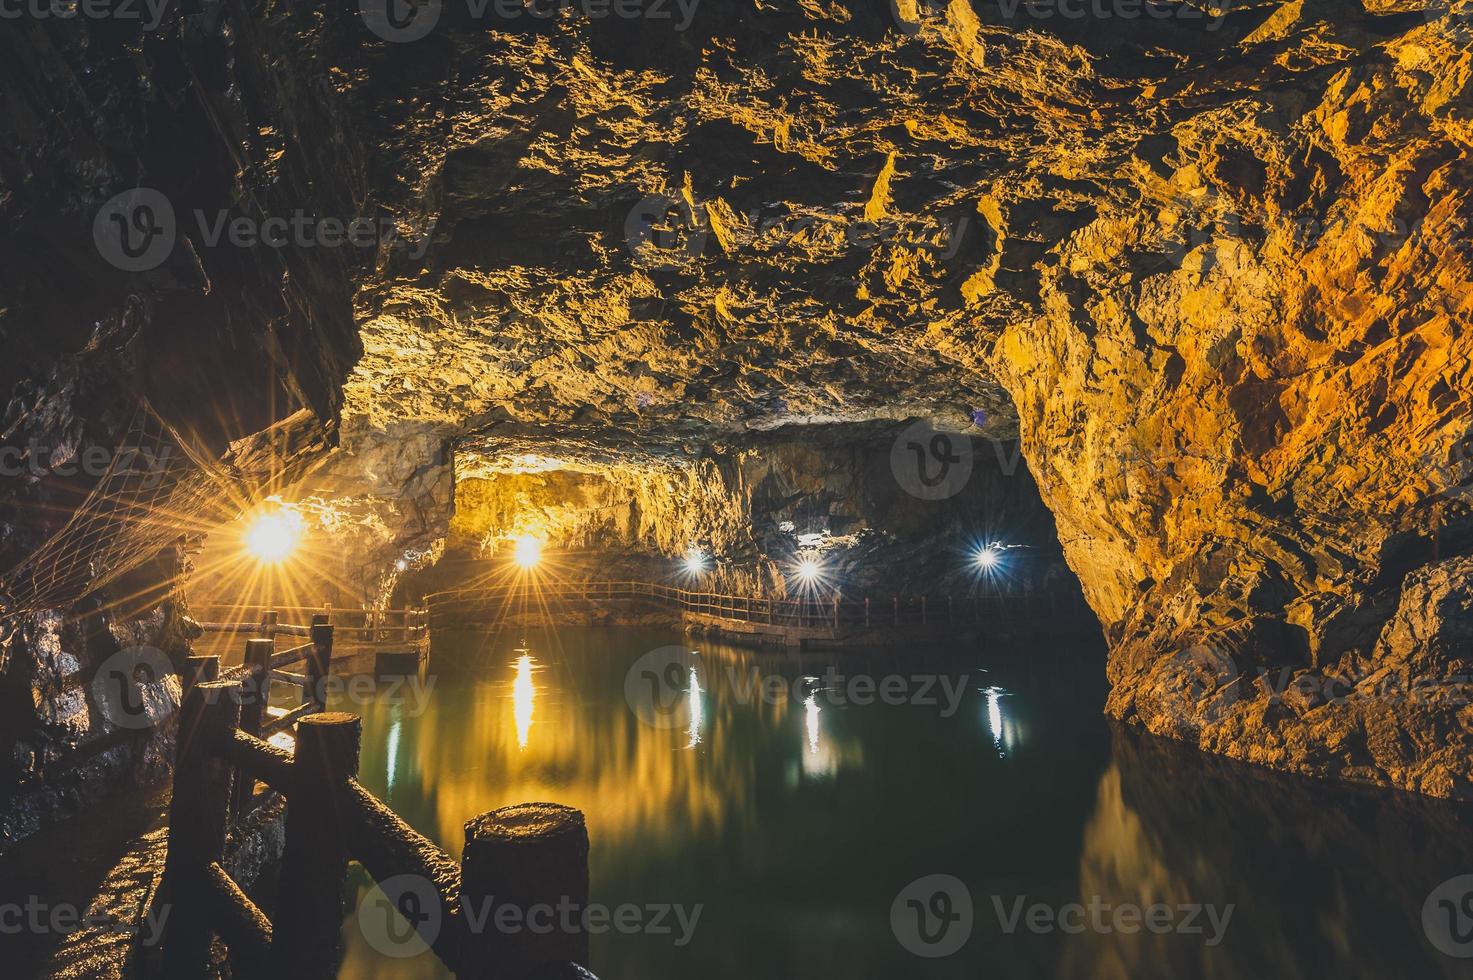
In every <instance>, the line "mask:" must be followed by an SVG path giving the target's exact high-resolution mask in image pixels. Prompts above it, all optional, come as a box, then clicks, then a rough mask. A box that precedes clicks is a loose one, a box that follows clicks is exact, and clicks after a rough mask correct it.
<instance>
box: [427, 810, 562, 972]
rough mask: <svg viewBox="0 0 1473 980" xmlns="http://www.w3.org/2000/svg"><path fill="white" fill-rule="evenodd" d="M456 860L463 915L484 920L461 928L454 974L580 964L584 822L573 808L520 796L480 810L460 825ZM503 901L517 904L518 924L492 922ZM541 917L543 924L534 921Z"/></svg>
mask: <svg viewBox="0 0 1473 980" xmlns="http://www.w3.org/2000/svg"><path fill="white" fill-rule="evenodd" d="M460 868H461V871H460V895H461V904H462V912H463V914H464V917H465V921H467V923H469V922H470V921H472V920H474V921H477V922H484V923H485V925H484V926H483V927H482V928H481V929H479V930H474V929H472V930H468V935H467V944H468V948H467V949H466V951H465V954H464V955H463V956H462V957H461V961H462V962H461V970H459V971H457V973H456V975H457V976H459V977H461V978H463V980H490V978H493V977H496V978H502V977H504V978H507V980H511V978H513V977H527V976H530V975H532V974H533V973H534V971H538V970H541V969H543V968H546V967H549V966H551V965H553V964H558V963H569V962H571V963H577V964H580V965H584V966H586V965H587V964H588V932H587V931H586V923H585V922H584V921H583V911H584V909H586V908H587V907H588V827H587V825H586V823H585V822H584V819H583V814H582V812H581V811H578V810H575V809H573V808H572V807H566V806H560V805H558V804H556V803H523V804H521V805H519V806H509V807H503V808H502V809H500V810H493V811H491V812H490V813H484V814H482V815H481V816H479V817H477V818H476V819H474V820H472V821H470V822H469V823H467V824H466V825H465V851H464V852H463V854H462V857H461V865H460ZM493 903H494V905H493ZM508 905H509V906H513V907H516V908H518V909H520V911H521V915H520V917H519V921H520V923H521V928H519V929H516V930H511V929H498V928H497V925H496V923H497V918H496V914H495V913H496V909H497V908H499V907H503V906H508ZM534 906H536V908H535V909H534ZM487 913H489V914H487ZM529 917H530V918H529ZM547 922H550V923H552V924H553V928H552V929H551V930H550V931H548V930H546V929H545V928H542V924H543V923H547ZM529 925H531V926H534V927H537V931H533V930H532V929H530V928H528V926H529Z"/></svg>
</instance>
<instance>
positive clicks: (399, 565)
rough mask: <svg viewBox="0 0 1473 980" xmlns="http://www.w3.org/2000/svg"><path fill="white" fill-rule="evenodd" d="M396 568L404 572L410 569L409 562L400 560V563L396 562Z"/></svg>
mask: <svg viewBox="0 0 1473 980" xmlns="http://www.w3.org/2000/svg"><path fill="white" fill-rule="evenodd" d="M394 567H395V568H397V569H398V570H399V571H401V572H402V571H404V570H405V569H407V568H408V567H409V562H407V561H405V560H404V559H403V558H400V559H399V560H398V561H396V562H394Z"/></svg>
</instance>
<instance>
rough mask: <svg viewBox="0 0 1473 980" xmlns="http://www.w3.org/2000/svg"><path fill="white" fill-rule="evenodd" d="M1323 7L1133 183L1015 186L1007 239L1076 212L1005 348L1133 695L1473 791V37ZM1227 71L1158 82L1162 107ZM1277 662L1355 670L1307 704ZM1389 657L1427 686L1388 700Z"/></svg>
mask: <svg viewBox="0 0 1473 980" xmlns="http://www.w3.org/2000/svg"><path fill="white" fill-rule="evenodd" d="M1326 12H1327V11H1326V9H1325V8H1322V7H1316V6H1315V5H1313V4H1288V5H1285V6H1284V7H1283V8H1282V9H1281V10H1280V11H1279V13H1278V14H1276V15H1275V16H1274V17H1273V18H1272V19H1270V20H1269V21H1267V22H1266V23H1265V24H1264V25H1263V26H1262V27H1261V28H1259V29H1258V30H1257V31H1255V32H1254V34H1252V35H1250V36H1249V37H1248V38H1246V39H1245V41H1244V42H1243V45H1242V47H1243V51H1244V53H1245V55H1246V57H1247V58H1248V59H1249V61H1250V63H1253V64H1255V65H1256V66H1257V67H1258V68H1259V69H1260V70H1261V71H1262V72H1263V73H1264V74H1263V75H1260V76H1259V77H1258V78H1257V79H1256V80H1255V81H1254V82H1253V83H1252V84H1251V85H1245V86H1242V87H1240V88H1239V89H1238V90H1237V91H1235V92H1231V93H1229V92H1224V91H1219V92H1218V94H1217V95H1216V96H1215V97H1214V98H1213V99H1212V101H1211V104H1210V106H1208V107H1206V108H1204V109H1201V110H1199V111H1196V112H1193V113H1190V114H1185V113H1182V114H1178V117H1177V118H1175V119H1171V121H1170V122H1169V123H1167V124H1164V125H1162V126H1160V127H1159V128H1158V129H1157V130H1156V131H1155V132H1153V133H1152V134H1151V136H1150V138H1149V139H1142V140H1141V141H1140V142H1139V143H1137V145H1136V146H1135V147H1133V148H1132V149H1131V151H1130V152H1129V153H1125V154H1122V155H1120V156H1119V157H1118V158H1117V160H1116V161H1115V166H1116V167H1117V172H1118V174H1119V179H1118V182H1117V184H1116V186H1114V187H1113V188H1111V190H1112V196H1114V197H1116V198H1117V199H1118V198H1124V199H1126V200H1133V201H1134V205H1133V206H1131V207H1129V208H1126V207H1122V206H1121V204H1120V203H1119V202H1115V203H1114V206H1108V207H1107V206H1101V205H1099V204H1086V202H1083V201H1080V200H1079V199H1078V198H1077V197H1075V195H1073V194H1072V193H1070V192H1069V191H1068V190H1067V189H1065V188H1060V189H1058V190H1055V191H1054V192H1052V193H1050V192H1048V191H1047V189H1046V188H1047V186H1048V185H1047V183H1044V184H1042V185H1041V186H1037V185H1036V186H1034V187H1032V188H1017V187H1014V188H1009V189H1007V190H1004V191H1002V192H1001V193H1002V197H1003V198H1004V200H1002V201H1001V203H1000V204H999V213H1000V214H1002V215H1003V221H1002V225H1003V227H1002V229H1001V232H1000V234H1001V236H1002V237H1003V238H1004V240H1006V239H1007V238H1008V237H1010V234H1011V232H1010V231H1009V230H1008V229H1009V228H1012V227H1015V226H1016V227H1018V228H1019V229H1020V231H1021V232H1022V234H1024V235H1027V234H1028V229H1029V228H1030V227H1033V226H1034V222H1033V218H1034V216H1035V215H1037V214H1038V213H1040V212H1052V213H1057V212H1059V211H1061V210H1073V209H1078V210H1077V211H1076V217H1075V219H1074V221H1073V222H1072V227H1071V229H1070V231H1069V233H1068V234H1067V235H1064V236H1063V237H1062V239H1061V240H1060V241H1059V242H1058V243H1057V244H1056V245H1055V246H1054V247H1053V249H1052V250H1051V252H1050V254H1049V256H1048V257H1047V259H1046V260H1045V261H1044V262H1043V263H1041V264H1040V266H1038V267H1037V269H1038V275H1037V278H1036V285H1037V295H1036V298H1035V300H1034V302H1035V309H1036V310H1037V313H1036V315H1034V316H1030V317H1029V318H1027V319H1026V320H1024V321H1020V322H1018V323H1016V324H1014V325H1012V326H1010V327H1009V328H1008V330H1007V332H1006V333H1005V334H1004V336H1003V338H1002V341H1001V343H1000V344H999V345H998V347H997V353H996V358H995V364H996V366H997V368H998V371H999V374H1000V377H1001V378H1002V380H1003V382H1004V384H1005V385H1006V386H1007V387H1008V389H1009V390H1010V392H1012V394H1013V395H1014V398H1015V401H1016V404H1017V408H1018V414H1019V417H1020V419H1021V425H1022V435H1023V440H1024V445H1025V447H1027V451H1028V454H1029V458H1030V462H1031V463H1032V465H1033V466H1034V467H1035V470H1036V472H1037V473H1038V477H1039V483H1040V486H1041V487H1042V488H1043V493H1044V497H1045V499H1046V500H1047V501H1048V503H1049V505H1050V508H1051V509H1052V510H1053V511H1054V514H1055V516H1056V518H1057V519H1058V522H1059V529H1060V535H1061V538H1062V540H1063V542H1064V547H1065V550H1066V552H1067V553H1068V555H1069V557H1070V561H1071V564H1072V565H1073V566H1074V567H1075V569H1076V570H1077V571H1078V572H1079V574H1080V578H1081V581H1082V582H1083V584H1084V588H1085V592H1086V595H1087V596H1088V597H1089V599H1090V601H1091V603H1092V605H1093V606H1094V608H1095V609H1096V611H1097V612H1098V613H1099V614H1100V618H1101V620H1102V622H1103V623H1104V624H1105V626H1106V632H1107V636H1108V638H1109V639H1110V641H1111V646H1112V654H1111V658H1110V666H1109V676H1110V679H1111V682H1112V685H1113V687H1112V693H1111V696H1110V702H1109V710H1110V711H1111V712H1112V713H1113V714H1116V715H1118V716H1120V717H1122V718H1126V719H1130V720H1134V721H1138V722H1140V723H1143V724H1144V725H1145V726H1146V727H1147V728H1148V729H1149V730H1151V731H1153V732H1155V733H1158V734H1165V735H1172V736H1175V737H1180V738H1185V739H1188V740H1190V741H1192V742H1195V743H1196V744H1198V745H1200V746H1201V747H1202V748H1204V749H1210V750H1213V751H1219V752H1224V753H1227V754H1230V755H1233V756H1236V757H1239V758H1243V759H1248V760H1250V761H1254V762H1260V763H1266V764H1270V765H1276V766H1281V767H1285V768H1294V769H1299V770H1302V771H1308V772H1313V773H1316V774H1320V775H1335V776H1343V777H1350V778H1360V779H1367V780H1371V781H1375V782H1382V783H1389V784H1391V785H1396V786H1400V787H1403V788H1408V789H1416V790H1420V791H1422V792H1428V793H1432V794H1434V795H1458V796H1467V795H1468V794H1469V793H1470V790H1473V785H1470V783H1469V782H1468V779H1469V775H1470V771H1473V770H1470V765H1469V763H1468V761H1467V760H1468V758H1469V748H1470V747H1473V742H1470V741H1469V732H1468V730H1467V725H1466V722H1465V721H1464V719H1465V717H1466V713H1465V712H1462V711H1461V710H1460V709H1461V707H1462V706H1463V705H1465V704H1466V703H1467V700H1468V694H1469V691H1470V689H1469V688H1468V687H1467V686H1466V685H1461V686H1460V685H1459V681H1458V679H1459V678H1460V677H1461V676H1463V675H1466V674H1467V669H1466V668H1467V661H1466V659H1465V654H1464V653H1463V652H1462V651H1460V650H1459V649H1458V648H1457V644H1456V643H1454V642H1451V641H1450V640H1440V639H1438V637H1439V635H1440V631H1446V630H1454V631H1456V630H1458V629H1460V628H1461V627H1458V626H1457V625H1456V624H1457V621H1458V618H1459V615H1457V614H1453V613H1452V612H1451V610H1450V608H1449V602H1448V601H1447V600H1443V599H1440V598H1439V601H1437V602H1433V601H1432V599H1433V598H1434V597H1433V596H1431V595H1430V594H1429V588H1431V590H1432V591H1436V592H1439V593H1441V594H1443V595H1445V594H1447V593H1449V592H1453V593H1456V591H1457V587H1456V585H1455V584H1454V583H1453V581H1449V578H1450V577H1453V578H1454V579H1455V576H1456V574H1457V573H1458V572H1459V571H1460V570H1461V568H1462V566H1461V564H1460V563H1459V562H1452V563H1448V562H1443V563H1442V564H1438V555H1439V550H1440V553H1441V554H1442V555H1448V554H1457V553H1460V552H1464V551H1466V550H1467V549H1468V548H1469V547H1470V545H1473V538H1470V531H1473V525H1470V523H1469V519H1470V518H1469V510H1468V505H1467V499H1466V498H1467V493H1466V481H1467V480H1468V478H1469V476H1470V473H1469V468H1468V465H1467V463H1468V460H1467V439H1468V436H1469V421H1468V412H1467V405H1468V399H1469V393H1470V384H1473V365H1470V361H1469V353H1470V345H1473V335H1470V331H1469V327H1470V324H1473V293H1470V290H1469V282H1470V279H1473V253H1470V250H1469V248H1468V241H1469V233H1470V229H1473V194H1470V187H1473V162H1470V160H1469V156H1468V150H1469V137H1470V129H1469V121H1470V119H1473V53H1470V48H1473V31H1470V30H1469V29H1468V21H1467V20H1466V19H1463V18H1462V17H1459V16H1456V15H1448V16H1445V17H1441V18H1438V19H1434V20H1433V21H1432V22H1430V23H1423V22H1422V21H1421V19H1420V18H1416V19H1414V20H1411V21H1399V22H1396V23H1397V24H1400V25H1402V26H1405V27H1406V28H1407V29H1406V31H1405V33H1401V32H1400V31H1398V30H1393V29H1392V27H1393V25H1392V24H1390V23H1387V24H1382V25H1379V26H1380V27H1381V30H1384V31H1387V32H1388V34H1371V33H1368V30H1369V25H1368V24H1366V22H1364V21H1362V22H1359V23H1357V22H1354V21H1350V22H1348V23H1346V22H1341V21H1336V20H1319V19H1318V18H1317V17H1316V16H1315V15H1316V14H1318V15H1319V16H1324V15H1325V13H1326ZM1388 35H1389V36H1388ZM1352 52H1355V53H1357V54H1358V57H1356V58H1354V59H1352V58H1351V54H1352ZM1270 53H1272V60H1271V61H1270V60H1269V58H1268V55H1269V54H1270ZM1208 71H1209V69H1205V68H1204V69H1203V70H1202V71H1201V72H1199V73H1195V76H1191V75H1189V76H1187V77H1185V78H1170V79H1163V80H1162V82H1161V88H1160V89H1159V90H1158V96H1157V98H1158V100H1159V102H1160V103H1161V109H1162V111H1163V113H1165V114H1166V115H1167V117H1168V118H1170V116H1171V109H1172V105H1173V95H1174V94H1175V93H1180V94H1179V96H1177V97H1179V98H1181V99H1183V100H1186V99H1195V98H1197V96H1196V95H1194V94H1192V93H1194V92H1195V91H1197V90H1199V86H1198V85H1197V84H1196V82H1195V79H1196V78H1202V79H1204V81H1205V80H1206V78H1209V77H1210V76H1208V75H1207V72H1208ZM1039 191H1043V193H1039ZM1061 191H1062V193H1061ZM1071 201H1072V203H1071ZM1163 240H1165V241H1168V242H1174V243H1175V244H1174V246H1173V247H1171V248H1168V249H1167V250H1166V251H1165V253H1164V254H1163V253H1162V252H1161V251H1160V249H1159V246H1158V245H1157V244H1156V243H1158V242H1160V241H1163ZM1007 253H1008V247H1007V245H1006V244H1005V245H1004V247H1003V259H1002V264H1003V266H1004V267H1006V266H1007V265H1008V264H1009V260H1008V257H1007ZM1429 582H1431V583H1433V584H1434V585H1433V586H1432V587H1429V584H1428V583H1429ZM1398 604H1399V607H1400V611H1399V612H1397V614H1396V615H1397V617H1398V619H1403V618H1410V619H1412V620H1414V621H1416V622H1417V624H1418V627H1419V628H1418V629H1415V630H1408V629H1405V628H1399V627H1397V626H1396V623H1395V621H1393V622H1391V623H1388V622H1387V620H1388V618H1389V617H1391V616H1392V612H1393V610H1395V609H1398ZM1283 670H1287V671H1288V672H1289V673H1291V674H1293V675H1294V676H1296V677H1297V678H1298V680H1297V681H1296V683H1298V684H1301V685H1304V686H1306V687H1311V688H1316V689H1320V690H1325V689H1329V688H1334V687H1336V686H1337V685H1338V686H1339V689H1340V690H1342V691H1351V692H1353V693H1352V694H1351V696H1350V698H1349V699H1348V700H1347V699H1345V698H1338V697H1334V696H1331V697H1329V698H1328V699H1327V698H1325V697H1320V698H1318V699H1317V700H1310V701H1307V702H1303V703H1301V704H1299V706H1298V707H1297V708H1295V709H1293V710H1291V709H1290V708H1289V707H1287V706H1286V704H1285V703H1284V701H1283V700H1282V699H1280V698H1278V697H1277V696H1276V692H1275V691H1274V690H1272V689H1268V690H1265V689H1264V687H1265V685H1264V684H1262V683H1260V682H1257V680H1256V678H1257V676H1258V674H1259V673H1260V672H1261V671H1269V672H1272V673H1273V674H1274V676H1277V674H1278V672H1280V671H1283ZM1388 671H1397V672H1400V673H1401V674H1402V675H1403V677H1404V681H1403V683H1414V684H1425V685H1429V691H1430V692H1432V693H1431V695H1430V696H1431V701H1430V702H1429V703H1428V704H1426V705H1419V704H1416V703H1413V702H1412V701H1409V700H1408V699H1406V698H1400V697H1378V696H1374V695H1371V694H1369V693H1368V691H1369V689H1370V686H1371V685H1373V684H1375V683H1376V682H1377V680H1378V679H1380V678H1384V675H1385V674H1386V673H1387V672H1388ZM1204 695H1205V697H1204ZM1327 701H1328V703H1327Z"/></svg>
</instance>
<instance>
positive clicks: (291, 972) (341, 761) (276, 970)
mask: <svg viewBox="0 0 1473 980" xmlns="http://www.w3.org/2000/svg"><path fill="white" fill-rule="evenodd" d="M252 642H257V643H260V642H264V641H252ZM257 649H258V650H264V649H265V648H264V647H258V648H257ZM198 659H200V660H201V661H204V660H208V659H209V658H198ZM256 663H258V664H259V663H261V656H260V654H259V653H258V655H257V658H256ZM192 667H194V668H198V670H199V671H200V673H201V674H208V673H209V670H210V666H209V664H208V663H200V664H192ZM216 669H218V664H217V665H216ZM245 684H246V681H244V680H203V679H196V680H195V681H194V682H193V683H192V684H191V685H190V686H189V688H188V690H187V692H186V694H185V697H184V703H183V706H182V708H181V711H180V722H179V741H178V745H179V751H178V757H177V760H176V767H175V772H174V794H173V799H172V801H171V803H170V806H169V843H168V856H167V859H166V862H165V870H164V884H163V894H164V900H165V901H167V902H168V903H169V909H170V914H169V917H168V919H167V920H166V921H167V925H166V929H167V931H166V932H165V934H164V938H163V974H164V976H166V977H169V978H170V980H175V978H186V980H187V978H195V977H203V976H205V975H206V974H207V971H208V970H209V968H210V962H211V948H212V944H213V940H214V937H215V936H217V935H218V936H219V938H220V939H221V940H222V941H223V942H224V944H225V945H226V947H227V949H228V951H229V953H230V955H231V958H232V960H233V961H235V962H236V963H237V964H238V965H240V966H242V967H244V968H245V970H246V971H247V972H252V971H254V972H255V973H263V972H269V973H271V974H272V975H273V976H281V977H284V978H288V980H290V978H298V977H300V978H309V977H311V978H326V977H332V976H336V973H337V969H338V964H339V958H340V954H341V949H340V944H339V938H340V933H341V928H342V919H343V904H342V897H343V882H344V876H345V874H346V872H347V867H348V861H349V860H350V859H353V860H357V861H358V862H359V863H361V864H362V865H363V867H364V868H365V869H366V870H367V871H368V873H369V874H370V875H371V876H372V877H373V878H374V879H376V880H377V881H380V882H386V881H388V880H389V879H395V878H401V877H402V876H413V878H414V879H416V880H422V881H423V882H424V883H425V887H426V888H427V889H433V891H434V894H435V895H436V899H437V907H436V908H433V909H430V910H423V911H426V912H428V913H429V914H430V915H432V916H433V917H434V921H435V926H436V928H435V929H434V931H433V933H431V934H426V933H425V932H422V933H421V935H422V938H423V940H424V941H425V942H426V943H427V944H428V945H429V947H430V948H431V949H433V950H434V951H435V953H436V954H437V955H438V956H439V957H440V959H441V960H442V961H443V962H444V963H445V965H446V966H447V967H449V968H450V969H451V970H452V971H453V972H454V973H455V974H456V975H457V976H459V977H463V978H467V977H468V978H490V977H492V976H495V977H503V978H506V980H522V978H524V977H529V976H532V975H533V974H535V975H536V976H538V977H546V978H549V980H573V978H585V980H590V978H591V977H592V975H591V974H589V973H588V972H587V971H586V970H585V969H583V966H582V964H586V963H587V961H588V935H587V933H586V932H585V931H582V930H581V928H579V929H569V930H563V931H558V930H554V931H552V932H547V933H543V932H533V931H530V930H522V931H519V932H510V933H508V932H499V931H496V930H494V929H484V928H482V929H480V930H476V929H473V928H472V926H471V923H470V921H469V917H468V916H467V915H465V913H464V912H463V909H475V908H485V907H487V905H488V903H489V902H491V901H492V896H495V897H496V901H497V902H499V903H501V904H506V903H507V901H508V900H510V901H513V902H516V903H520V904H522V905H523V907H524V909H525V908H528V907H531V906H533V905H543V904H546V905H553V906H557V907H562V903H566V904H567V905H570V906H572V907H573V908H576V909H580V910H581V909H583V908H585V907H586V906H587V905H588V832H587V827H586V825H585V823H584V819H583V814H582V813H580V812H579V811H577V810H574V809H571V808H569V807H562V806H558V805H556V804H526V805H523V806H520V807H507V808H503V809H501V810H495V811H492V812H490V813H486V814H483V815H481V816H480V817H478V818H477V819H475V820H472V821H470V822H469V823H467V825H466V845H465V851H464V855H463V857H462V859H461V862H460V864H459V865H457V864H456V863H455V862H454V861H453V860H452V859H451V858H450V857H449V856H448V855H446V854H445V853H444V852H443V851H442V850H440V848H438V847H437V846H436V845H435V844H434V843H433V842H431V841H430V840H428V839H427V838H425V837H423V836H422V835H420V834H419V833H417V832H416V831H415V830H413V829H412V828H411V827H410V826H409V825H408V824H406V823H405V822H404V821H403V820H402V819H400V818H399V816H398V815H397V814H395V813H394V812H393V811H392V810H391V809H389V808H388V807H387V806H385V805H384V804H383V803H382V802H381V801H379V800H378V798H376V797H375V796H374V795H373V794H372V793H370V792H369V791H368V790H366V789H364V787H363V786H362V784H360V783H359V782H358V781H357V779H356V778H355V777H356V775H357V771H358V753H359V741H360V737H361V733H362V724H361V721H360V720H359V718H358V716H356V715H351V714H343V713H335V712H323V713H315V714H308V715H305V716H303V717H300V718H299V719H297V721H296V744H295V747H294V750H293V751H290V752H288V751H286V750H285V749H284V748H282V747H279V746H276V745H273V744H272V743H270V742H267V741H264V740H262V739H261V738H260V737H258V735H256V734H253V733H251V732H248V731H246V730H245V729H244V727H243V718H242V705H243V703H244V702H245V701H246V700H248V697H247V691H246V687H245ZM242 780H249V781H252V782H254V781H255V780H261V781H262V782H265V783H266V784H268V785H269V786H270V787H271V788H272V789H273V790H274V791H276V792H278V793H281V794H283V795H285V796H286V798H287V803H288V806H287V815H286V846H285V852H284V854H283V857H282V862H281V871H280V879H279V884H278V888H277V890H276V902H275V915H274V917H272V918H268V917H267V916H266V915H265V914H264V913H263V912H262V911H261V909H260V908H259V907H258V906H257V905H256V904H255V903H254V902H253V901H252V900H251V899H250V898H249V897H248V896H247V895H246V894H245V892H244V891H243V890H242V889H241V888H240V887H239V886H238V885H237V884H236V882H235V881H234V880H232V879H231V877H230V875H229V874H228V873H227V872H226V871H225V869H224V867H223V865H222V861H223V858H224V850H225V843H226V836H227V832H228V829H229V825H230V809H231V801H232V799H233V798H235V796H236V793H235V790H234V786H235V785H236V783H237V782H238V781H242ZM579 921H581V917H580V920H579ZM412 924H413V925H415V926H416V927H419V926H420V925H421V923H412ZM426 932H427V931H426Z"/></svg>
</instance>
